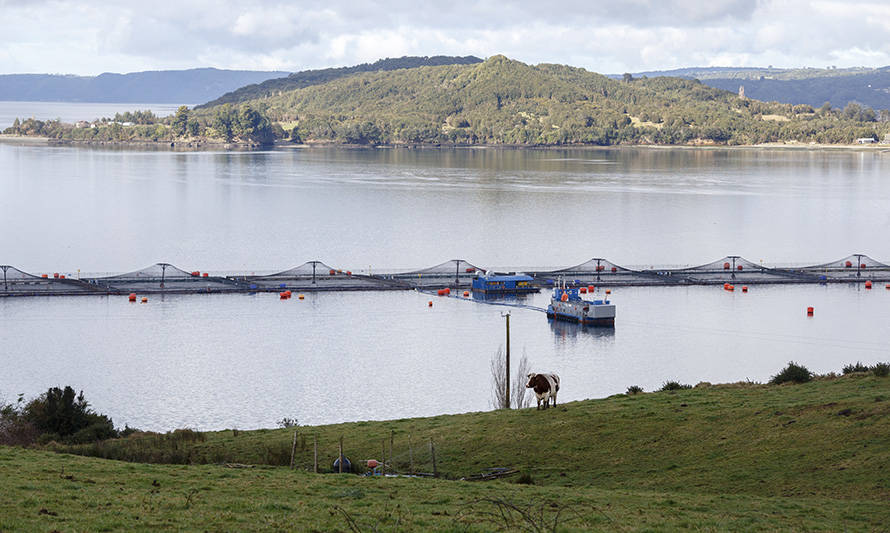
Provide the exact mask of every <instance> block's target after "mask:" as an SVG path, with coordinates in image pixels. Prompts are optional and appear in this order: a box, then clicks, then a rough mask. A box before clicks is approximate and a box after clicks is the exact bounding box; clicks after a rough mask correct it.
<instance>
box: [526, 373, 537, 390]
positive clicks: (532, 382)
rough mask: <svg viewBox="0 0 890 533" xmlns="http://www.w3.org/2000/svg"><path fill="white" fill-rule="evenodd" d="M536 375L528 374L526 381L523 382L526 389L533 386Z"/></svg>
mask: <svg viewBox="0 0 890 533" xmlns="http://www.w3.org/2000/svg"><path fill="white" fill-rule="evenodd" d="M536 377H538V375H537V374H529V375H528V382H527V383H526V384H525V388H526V389H531V388H532V387H534V386H535V378H536Z"/></svg>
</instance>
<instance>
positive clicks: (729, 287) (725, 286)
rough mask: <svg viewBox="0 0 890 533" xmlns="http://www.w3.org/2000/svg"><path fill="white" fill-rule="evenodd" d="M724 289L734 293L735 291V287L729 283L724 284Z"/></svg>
mask: <svg viewBox="0 0 890 533" xmlns="http://www.w3.org/2000/svg"><path fill="white" fill-rule="evenodd" d="M723 289H724V290H727V291H734V290H735V285H731V284H729V283H724V284H723Z"/></svg>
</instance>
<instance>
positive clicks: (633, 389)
mask: <svg viewBox="0 0 890 533" xmlns="http://www.w3.org/2000/svg"><path fill="white" fill-rule="evenodd" d="M641 392H643V387H640V386H639V385H631V386H630V387H628V388H627V395H628V396H632V395H634V394H639V393H641Z"/></svg>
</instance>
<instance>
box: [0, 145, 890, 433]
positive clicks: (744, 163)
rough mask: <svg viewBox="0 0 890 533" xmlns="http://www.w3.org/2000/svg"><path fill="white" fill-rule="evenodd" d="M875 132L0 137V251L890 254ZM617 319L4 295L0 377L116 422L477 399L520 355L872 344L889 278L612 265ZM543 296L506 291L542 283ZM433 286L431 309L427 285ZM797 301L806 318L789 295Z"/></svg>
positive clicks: (694, 371) (582, 383) (677, 363)
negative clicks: (696, 136)
mask: <svg viewBox="0 0 890 533" xmlns="http://www.w3.org/2000/svg"><path fill="white" fill-rule="evenodd" d="M888 206H890V154H888V152H881V151H863V152H859V151H840V150H838V151H807V150H801V151H797V150H767V149H661V148H639V149H601V150H596V149H590V150H510V149H503V150H502V149H421V150H409V149H366V150H352V149H320V148H314V149H300V148H282V149H276V150H270V151H256V152H171V151H164V150H157V151H145V150H125V149H107V148H105V149H98V148H72V147H49V146H19V145H10V144H2V143H0V228H2V231H0V264H10V265H14V266H16V267H18V268H21V269H22V270H25V271H28V272H34V273H45V272H63V273H68V274H71V275H73V276H76V275H77V271H78V270H80V271H81V272H82V273H86V272H91V273H98V272H125V271H131V270H135V269H138V268H141V267H143V266H147V265H150V264H153V263H155V262H159V261H163V262H170V263H173V264H175V265H177V266H180V267H181V268H183V269H185V270H187V271H191V270H201V271H210V272H214V273H250V272H257V273H260V272H274V271H280V270H284V269H286V268H289V267H292V266H296V265H299V264H302V263H303V262H305V261H307V260H313V259H319V260H322V261H324V262H325V263H327V264H330V265H333V266H335V267H338V268H343V269H344V270H345V269H351V270H353V271H354V272H363V271H364V272H366V271H367V270H368V269H371V271H372V272H381V271H396V270H414V269H417V268H421V267H426V266H431V265H435V264H438V263H441V262H444V261H447V260H449V259H456V258H460V259H466V260H468V261H470V262H471V263H473V264H476V265H479V266H483V267H488V268H498V267H509V268H511V269H513V268H516V269H520V270H521V269H523V268H531V267H538V268H540V267H565V266H570V265H574V264H578V263H582V262H584V261H586V260H588V259H590V258H591V257H605V258H608V259H610V260H611V261H614V262H615V263H618V264H621V265H630V266H634V265H636V266H647V267H648V266H658V265H673V266H682V265H695V264H701V263H707V262H710V261H712V260H715V259H719V258H721V257H723V256H725V255H729V254H736V255H741V256H743V257H745V258H747V259H750V260H752V261H754V262H759V261H761V260H762V261H763V262H764V264H767V265H773V264H817V263H823V262H827V261H831V260H835V259H840V258H842V257H844V256H846V255H848V254H850V253H865V254H868V255H869V256H871V257H873V258H875V259H877V260H879V261H884V262H890V239H888V234H890V209H888ZM611 298H612V299H613V301H614V302H615V303H616V304H617V306H618V318H617V320H616V326H615V328H614V330H609V329H605V330H603V329H593V328H581V327H577V326H573V325H569V324H561V323H555V324H554V323H551V322H548V320H547V319H546V317H545V316H544V315H543V314H542V313H540V312H537V311H534V310H530V309H521V308H506V307H498V306H491V305H482V304H478V303H474V302H470V301H464V300H462V299H461V298H438V297H435V296H429V295H427V294H422V293H416V292H343V293H318V294H307V295H306V299H305V300H302V301H301V300H298V299H296V298H295V299H292V300H288V301H281V300H279V299H278V298H277V295H274V294H257V295H184V296H166V297H152V298H151V299H150V301H149V303H147V304H130V303H129V302H127V301H126V298H122V297H54V298H6V299H0V368H2V371H0V397H3V398H5V399H6V400H7V401H9V400H14V399H15V397H16V396H17V395H18V394H19V393H24V394H25V395H26V397H33V396H35V395H37V394H39V393H41V392H43V391H45V390H46V389H47V388H48V387H51V386H56V385H62V386H63V385H66V384H70V385H72V386H74V387H75V388H77V389H83V390H84V393H85V395H86V397H87V399H88V400H89V401H90V402H91V404H92V405H93V407H94V408H95V409H96V410H98V411H100V412H103V413H107V414H109V415H110V416H112V418H113V419H114V421H115V423H116V424H118V425H121V426H122V425H123V424H124V423H126V424H129V425H130V426H136V427H139V428H142V429H151V430H162V431H164V430H171V429H174V428H178V427H192V428H198V429H220V428H231V427H236V428H242V429H247V428H256V427H274V426H275V424H276V422H277V421H278V420H280V419H282V418H284V417H289V418H297V419H299V421H300V422H301V423H312V424H314V423H328V422H338V421H346V420H366V419H388V418H401V417H408V416H424V415H434V414H440V413H457V412H465V411H473V410H485V409H490V408H491V387H490V372H489V363H490V360H491V358H492V356H494V355H495V353H496V352H497V351H498V349H499V348H503V345H504V344H505V342H504V335H505V333H504V329H505V328H504V322H505V318H504V317H503V316H502V313H504V312H507V311H510V312H511V335H512V337H511V348H512V358H513V361H514V365H515V364H516V363H517V362H518V359H519V358H520V357H522V356H523V355H525V356H526V357H527V358H528V360H529V362H530V365H531V368H532V369H533V370H534V371H545V370H551V371H556V372H557V373H559V374H560V375H561V377H562V382H563V390H562V392H561V394H560V401H568V400H576V399H582V398H600V397H605V396H608V395H611V394H616V393H622V392H624V391H625V390H626V389H627V387H629V386H631V385H639V386H641V387H643V388H644V389H645V390H647V391H651V390H653V389H657V388H658V387H660V386H661V384H663V383H664V382H665V381H668V380H676V381H680V382H682V383H689V384H696V383H698V382H701V381H707V382H712V383H718V382H734V381H743V380H752V381H766V380H768V379H769V378H770V376H771V375H772V374H775V373H776V372H778V371H779V370H781V368H782V367H784V366H785V365H786V364H787V363H788V362H789V361H792V360H793V361H796V362H798V363H801V364H804V365H806V366H807V367H809V368H810V369H811V370H813V371H816V372H830V371H835V372H840V370H841V369H842V367H843V366H844V365H846V364H849V363H854V362H856V361H861V362H863V363H866V364H873V363H874V362H877V361H887V360H890V338H888V336H887V333H886V326H887V324H888V323H890V290H885V289H884V288H883V284H881V285H879V286H878V288H876V289H872V290H865V289H864V288H863V287H862V286H861V285H834V286H827V287H826V286H810V285H801V286H794V285H789V286H752V287H751V290H750V292H748V293H747V294H743V293H741V292H739V291H737V292H735V293H728V292H726V291H723V290H722V289H721V288H715V287H689V288H678V287H672V288H645V287H641V288H622V289H615V290H614V291H613V294H612V295H611ZM548 299H549V295H548V294H546V293H542V294H539V295H535V296H532V297H529V298H528V299H526V300H524V302H525V303H528V304H530V305H534V306H539V307H544V306H546V304H547V302H548ZM429 301H433V306H432V307H429V306H428V302H429ZM808 306H813V307H815V316H813V317H807V316H806V307H808Z"/></svg>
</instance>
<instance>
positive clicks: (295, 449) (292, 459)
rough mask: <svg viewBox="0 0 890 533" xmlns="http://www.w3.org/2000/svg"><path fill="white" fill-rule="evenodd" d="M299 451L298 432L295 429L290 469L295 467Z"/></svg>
mask: <svg viewBox="0 0 890 533" xmlns="http://www.w3.org/2000/svg"><path fill="white" fill-rule="evenodd" d="M296 453H297V432H296V431H294V444H293V446H291V447H290V469H291V470H293V469H294V455H296Z"/></svg>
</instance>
